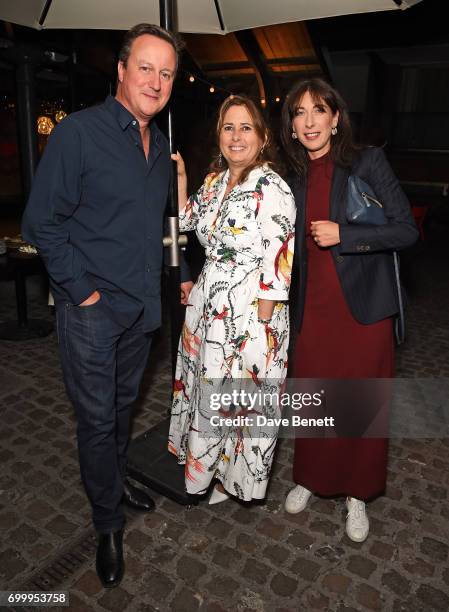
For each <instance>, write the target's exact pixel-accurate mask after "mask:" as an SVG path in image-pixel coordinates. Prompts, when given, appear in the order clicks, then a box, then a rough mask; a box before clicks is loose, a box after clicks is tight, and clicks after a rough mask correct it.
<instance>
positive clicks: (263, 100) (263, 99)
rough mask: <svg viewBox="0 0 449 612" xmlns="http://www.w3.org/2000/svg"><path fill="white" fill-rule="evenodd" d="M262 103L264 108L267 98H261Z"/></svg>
mask: <svg viewBox="0 0 449 612" xmlns="http://www.w3.org/2000/svg"><path fill="white" fill-rule="evenodd" d="M260 103H261V104H262V106H265V98H261V99H260Z"/></svg>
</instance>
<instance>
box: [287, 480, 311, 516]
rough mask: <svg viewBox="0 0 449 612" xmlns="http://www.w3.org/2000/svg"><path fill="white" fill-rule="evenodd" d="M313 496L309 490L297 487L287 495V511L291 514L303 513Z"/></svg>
mask: <svg viewBox="0 0 449 612" xmlns="http://www.w3.org/2000/svg"><path fill="white" fill-rule="evenodd" d="M311 495H312V491H309V489H306V488H305V487H302V486H301V485H296V487H294V488H293V489H292V490H291V491H290V493H289V494H288V495H287V498H286V500H285V504H284V508H285V511H286V512H288V513H289V514H298V512H302V511H303V510H304V508H305V507H306V506H307V502H308V501H309V499H310V496H311Z"/></svg>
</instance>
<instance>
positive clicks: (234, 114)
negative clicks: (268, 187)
mask: <svg viewBox="0 0 449 612" xmlns="http://www.w3.org/2000/svg"><path fill="white" fill-rule="evenodd" d="M219 144H220V151H221V153H222V155H223V157H224V158H225V159H226V161H227V162H228V166H229V169H230V170H231V172H238V173H240V172H242V171H243V170H244V169H245V168H247V167H248V166H249V165H250V164H252V163H253V162H254V161H255V160H256V158H257V157H258V155H259V153H260V150H261V148H262V145H263V144H264V142H263V140H262V139H261V138H260V136H259V135H258V133H257V131H256V128H255V125H254V120H253V118H252V117H251V115H250V113H249V111H248V109H247V108H246V106H244V105H236V104H234V105H233V106H231V107H229V109H228V110H227V111H226V113H225V115H224V117H223V125H222V127H221V130H220V142H219Z"/></svg>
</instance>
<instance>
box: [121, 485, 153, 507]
mask: <svg viewBox="0 0 449 612" xmlns="http://www.w3.org/2000/svg"><path fill="white" fill-rule="evenodd" d="M123 501H124V502H125V504H128V506H131V508H135V509H136V510H141V511H142V512H151V511H152V510H154V509H155V507H156V504H155V503H154V501H153V500H152V499H151V497H150V496H149V495H147V494H146V493H145V492H144V491H142V490H141V489H138V488H137V487H133V485H132V484H129V482H125V483H123Z"/></svg>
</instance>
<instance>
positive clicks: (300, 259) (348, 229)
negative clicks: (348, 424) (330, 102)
mask: <svg viewBox="0 0 449 612" xmlns="http://www.w3.org/2000/svg"><path fill="white" fill-rule="evenodd" d="M351 172H352V174H356V175H357V176H360V177H361V178H362V179H363V180H364V181H365V182H367V183H368V184H369V185H370V186H371V187H372V188H373V189H374V192H375V193H376V195H377V197H378V198H379V200H380V201H381V202H382V204H383V207H384V212H385V215H386V217H387V218H388V223H387V224H386V225H351V224H349V223H348V221H347V219H346V199H347V185H348V177H349V174H350V173H351ZM290 186H291V188H292V191H293V195H294V196H295V201H296V206H297V211H298V212H297V215H296V238H295V255H294V262H293V273H292V286H291V288H290V302H291V319H292V330H293V332H292V333H293V335H294V334H296V333H298V331H299V330H300V329H301V325H302V317H303V311H304V302H305V291H306V286H307V251H306V241H305V204H306V194H307V185H306V184H303V185H300V184H299V183H298V181H297V179H293V180H291V181H290ZM329 219H330V220H331V221H334V222H336V223H338V224H339V225H340V244H337V245H336V246H333V247H331V253H332V256H333V260H334V263H335V267H336V270H337V275H338V278H339V280H340V284H341V287H342V289H343V293H344V296H345V298H346V303H347V304H348V306H349V309H350V311H351V313H352V315H353V317H354V318H355V319H356V320H357V321H358V322H359V323H362V324H365V325H368V324H370V323H375V322H376V321H380V320H381V319H385V318H387V317H390V316H392V315H394V314H396V313H397V312H398V308H399V306H398V295H397V289H396V283H395V277H394V268H393V257H392V251H393V250H400V249H405V248H407V247H409V246H411V245H412V244H413V243H414V242H416V240H417V239H418V236H419V234H418V230H417V228H416V224H415V221H414V219H413V215H412V212H411V208H410V204H409V202H408V200H407V197H406V195H405V194H404V192H403V191H402V189H401V187H400V185H399V182H398V180H397V178H396V177H395V175H394V174H393V171H392V169H391V167H390V164H389V163H388V161H387V159H386V157H385V155H384V153H383V151H382V149H379V148H377V147H369V148H367V149H365V150H363V151H362V152H361V153H360V155H359V157H358V159H357V160H356V161H355V162H354V164H353V167H352V169H351V170H350V169H345V168H341V167H339V166H335V169H334V173H333V178H332V188H331V196H330V215H329ZM292 344H293V346H294V340H292Z"/></svg>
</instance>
